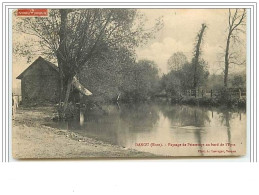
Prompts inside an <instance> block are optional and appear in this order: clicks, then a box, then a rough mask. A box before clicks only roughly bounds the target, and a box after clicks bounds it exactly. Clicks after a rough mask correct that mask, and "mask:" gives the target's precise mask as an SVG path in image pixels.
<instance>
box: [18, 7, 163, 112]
mask: <svg viewBox="0 0 259 195" xmlns="http://www.w3.org/2000/svg"><path fill="white" fill-rule="evenodd" d="M16 27H17V29H18V31H19V32H23V33H25V34H28V35H31V36H34V37H37V38H38V42H36V44H37V46H35V45H33V47H30V45H29V44H30V43H27V44H26V45H22V47H26V48H34V51H32V50H31V51H27V52H26V53H25V55H27V56H28V55H29V56H30V54H31V55H33V54H34V52H35V48H36V50H37V51H40V50H41V52H42V54H43V55H45V56H48V57H49V58H52V59H55V60H56V61H57V62H58V67H59V70H60V71H59V72H60V82H61V83H60V85H61V89H60V94H61V97H60V101H63V100H64V113H65V110H66V105H67V103H68V98H69V95H70V92H71V84H72V80H73V78H74V77H75V76H78V75H79V73H80V72H81V71H82V69H83V67H84V66H85V65H86V64H87V63H88V62H89V61H90V60H91V59H93V58H99V57H100V56H102V55H105V54H106V52H107V51H108V50H109V49H110V48H112V49H113V50H114V51H115V50H117V51H118V50H120V49H122V48H126V50H127V51H129V52H131V53H132V52H134V50H135V48H136V47H137V46H139V45H140V44H144V43H145V42H146V41H147V40H148V39H150V38H152V37H153V36H154V33H155V32H156V31H157V30H159V29H160V28H161V21H160V20H158V21H157V23H156V24H155V25H154V27H152V28H150V29H149V30H146V29H145V23H144V20H143V15H141V14H138V12H137V10H136V9H96V8H95V9H51V10H50V13H49V17H35V18H20V22H18V24H17V25H16ZM33 44H35V43H33ZM31 46H32V45H31ZM15 51H16V53H20V54H21V55H22V54H24V52H22V48H15Z"/></svg>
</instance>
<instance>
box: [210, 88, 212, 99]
mask: <svg viewBox="0 0 259 195" xmlns="http://www.w3.org/2000/svg"><path fill="white" fill-rule="evenodd" d="M210 97H211V98H212V89H211V90H210Z"/></svg>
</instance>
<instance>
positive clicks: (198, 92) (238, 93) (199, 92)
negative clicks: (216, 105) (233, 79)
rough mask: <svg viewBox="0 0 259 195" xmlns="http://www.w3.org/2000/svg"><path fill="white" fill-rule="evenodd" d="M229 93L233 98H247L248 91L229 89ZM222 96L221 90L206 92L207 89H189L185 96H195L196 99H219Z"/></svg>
mask: <svg viewBox="0 0 259 195" xmlns="http://www.w3.org/2000/svg"><path fill="white" fill-rule="evenodd" d="M228 92H229V93H230V95H231V96H232V97H239V98H242V97H246V90H245V89H238V88H228ZM219 94H220V91H219V90H212V89H211V90H205V89H189V90H185V91H184V94H183V95H185V96H194V97H197V98H198V97H211V98H212V97H217V96H218V95H219Z"/></svg>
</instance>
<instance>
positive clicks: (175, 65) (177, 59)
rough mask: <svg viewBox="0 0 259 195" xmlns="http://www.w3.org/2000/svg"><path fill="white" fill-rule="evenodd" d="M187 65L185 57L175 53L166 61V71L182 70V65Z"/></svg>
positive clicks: (182, 54) (180, 53)
mask: <svg viewBox="0 0 259 195" xmlns="http://www.w3.org/2000/svg"><path fill="white" fill-rule="evenodd" d="M186 63H187V57H186V56H185V55H184V53H183V52H176V53H174V54H173V55H172V56H171V57H170V58H169V59H168V62H167V64H168V69H169V70H170V71H171V70H179V69H181V68H182V66H183V65H184V64H186Z"/></svg>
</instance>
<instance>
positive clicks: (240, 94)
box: [239, 89, 242, 99]
mask: <svg viewBox="0 0 259 195" xmlns="http://www.w3.org/2000/svg"><path fill="white" fill-rule="evenodd" d="M241 96H242V93H241V90H240V89H239V99H241Z"/></svg>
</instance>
